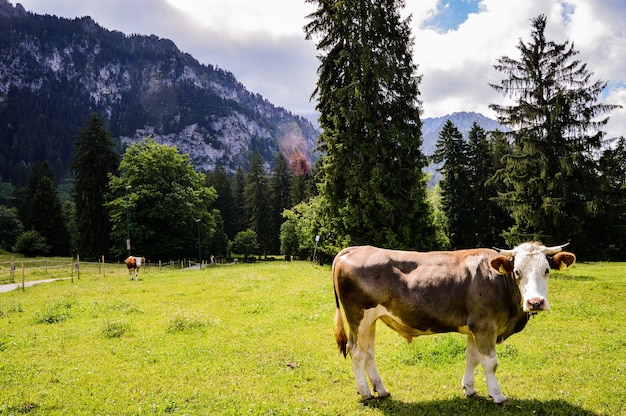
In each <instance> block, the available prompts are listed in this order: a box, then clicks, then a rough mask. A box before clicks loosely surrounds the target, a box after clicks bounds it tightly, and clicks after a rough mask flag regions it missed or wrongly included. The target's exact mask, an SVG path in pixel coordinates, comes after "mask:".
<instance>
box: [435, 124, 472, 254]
mask: <svg viewBox="0 0 626 416" xmlns="http://www.w3.org/2000/svg"><path fill="white" fill-rule="evenodd" d="M433 161H434V162H435V163H442V164H443V165H442V166H441V167H440V168H438V169H437V171H439V172H440V173H441V174H442V175H443V179H442V180H441V182H440V183H439V185H440V186H441V206H442V209H443V212H444V214H445V215H446V218H447V234H448V238H449V239H450V245H451V246H452V248H454V249H459V248H470V247H473V246H474V242H473V227H472V226H471V222H472V220H473V214H474V213H473V211H472V206H473V204H472V200H471V198H472V192H471V182H470V172H469V147H468V145H467V143H466V142H465V140H463V134H461V132H460V131H459V129H458V128H457V127H456V126H455V125H454V123H453V122H452V121H450V120H447V121H446V123H445V124H444V126H443V128H442V129H441V132H440V133H439V139H438V140H437V148H436V151H435V154H434V155H433Z"/></svg>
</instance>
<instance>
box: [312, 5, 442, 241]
mask: <svg viewBox="0 0 626 416" xmlns="http://www.w3.org/2000/svg"><path fill="white" fill-rule="evenodd" d="M308 2H309V3H314V4H317V10H316V11H315V12H313V13H312V14H311V15H310V16H309V18H310V19H311V20H310V22H309V23H308V24H307V25H306V26H305V31H306V36H307V38H308V39H312V38H315V39H319V41H318V43H317V49H318V50H319V51H320V53H321V55H320V59H321V64H320V67H319V69H318V74H319V79H318V82H317V87H316V89H315V95H317V97H318V104H317V109H318V111H319V112H320V118H319V121H320V125H321V128H322V131H323V132H322V134H321V136H320V137H319V141H318V143H319V147H320V149H321V150H322V151H323V152H324V153H325V156H324V157H322V158H321V160H322V163H321V169H322V176H321V184H320V192H321V194H322V195H324V197H325V198H326V201H327V204H326V205H325V206H326V207H327V208H328V212H327V213H326V214H325V220H327V221H328V222H326V223H325V226H326V227H327V228H329V229H331V228H332V229H333V234H334V235H336V240H335V241H333V244H335V245H337V246H341V245H342V244H344V242H345V241H348V242H349V243H350V244H365V243H368V244H374V245H378V246H384V247H396V248H409V247H410V248H420V249H428V248H433V247H434V245H435V241H434V235H435V232H434V228H433V226H432V209H431V207H430V206H429V205H428V203H427V200H426V183H425V178H424V176H423V173H422V169H423V168H424V167H425V165H426V158H425V157H424V155H423V154H422V153H421V150H420V146H421V142H422V137H421V125H422V123H421V120H420V118H419V112H420V102H419V100H418V95H419V90H418V84H419V82H420V77H418V76H416V74H415V72H416V66H415V64H413V62H412V55H413V54H412V40H411V38H410V26H409V21H408V20H406V19H405V20H403V19H402V18H401V14H400V9H401V7H402V6H403V5H404V2H402V1H399V0H384V1H377V2H336V1H330V0H321V1H315V0H308ZM335 219H336V220H335Z"/></svg>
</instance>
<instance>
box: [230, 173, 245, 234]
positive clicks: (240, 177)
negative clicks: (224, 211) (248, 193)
mask: <svg viewBox="0 0 626 416" xmlns="http://www.w3.org/2000/svg"><path fill="white" fill-rule="evenodd" d="M245 190H246V174H245V172H244V171H243V169H242V168H241V166H238V167H237V170H235V176H233V179H232V194H233V216H232V226H233V231H234V235H232V236H231V235H230V234H228V237H229V238H230V239H231V240H232V239H234V238H235V235H237V233H239V232H241V231H245V230H247V229H248V214H247V210H246V198H245V195H244V194H245Z"/></svg>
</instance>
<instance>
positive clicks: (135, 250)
mask: <svg viewBox="0 0 626 416" xmlns="http://www.w3.org/2000/svg"><path fill="white" fill-rule="evenodd" d="M109 186H110V189H111V191H110V195H109V199H108V202H107V209H108V212H109V215H110V219H111V223H112V233H111V235H112V241H113V244H114V246H113V249H112V250H113V253H114V254H115V255H117V256H124V255H125V253H126V245H125V243H124V242H125V241H126V234H127V225H126V224H127V223H126V219H127V216H126V213H127V212H128V214H129V216H128V218H129V219H130V221H129V227H128V229H130V239H131V250H132V253H131V254H135V255H143V256H144V257H146V258H147V259H154V260H158V259H166V260H167V259H172V258H184V257H195V256H196V254H197V252H198V251H197V250H198V223H197V222H196V220H198V219H199V220H200V235H201V239H202V241H201V244H202V246H204V247H207V246H208V240H209V239H210V238H211V237H212V233H213V230H214V229H215V222H214V219H213V216H212V214H211V209H212V208H211V204H212V203H213V201H214V200H215V198H216V194H215V190H214V189H213V188H209V187H207V186H206V185H205V177H204V175H203V174H201V173H199V172H196V171H195V170H194V168H193V165H192V164H191V161H190V160H189V157H188V156H187V155H183V154H181V153H179V151H178V149H176V148H175V147H170V146H167V145H160V144H157V143H156V142H155V141H154V140H152V139H144V140H142V141H140V142H137V143H135V144H133V145H131V146H129V147H128V148H127V149H126V152H125V153H124V155H123V157H122V161H121V163H120V167H119V176H111V180H110V182H109ZM127 195H128V197H127ZM127 204H128V205H127ZM127 206H128V211H126V207H127Z"/></svg>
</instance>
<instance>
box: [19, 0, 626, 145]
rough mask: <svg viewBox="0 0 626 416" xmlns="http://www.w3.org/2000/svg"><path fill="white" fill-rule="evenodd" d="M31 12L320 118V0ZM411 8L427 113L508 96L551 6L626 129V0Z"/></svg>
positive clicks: (58, 1)
mask: <svg viewBox="0 0 626 416" xmlns="http://www.w3.org/2000/svg"><path fill="white" fill-rule="evenodd" d="M9 1H10V2H11V3H12V4H13V5H15V4H16V3H18V2H19V3H21V4H22V5H23V6H24V8H25V9H26V10H28V11H31V12H33V13H37V14H50V15H56V16H59V17H68V18H74V17H82V16H91V17H92V18H93V19H94V20H95V21H96V22H97V23H98V24H100V25H101V26H102V27H104V28H106V29H109V30H118V31H121V32H123V33H126V34H141V35H156V36H158V37H161V38H167V39H171V40H172V41H173V42H174V43H175V44H176V46H177V47H178V48H179V49H180V50H181V51H183V52H186V53H189V54H191V55H192V56H193V57H194V58H196V59H197V60H198V61H200V63H203V64H211V65H214V66H217V67H219V68H221V69H224V70H227V71H229V72H232V73H233V74H234V75H235V77H236V78H237V79H238V80H239V81H240V82H241V83H242V84H243V85H244V86H246V88H247V89H248V90H249V91H251V92H253V93H258V94H261V95H262V96H263V97H265V98H266V99H268V100H269V101H270V102H272V103H273V104H275V105H277V106H280V107H284V108H286V109H287V110H289V111H291V112H293V113H296V114H299V115H303V116H306V117H310V118H314V114H315V100H314V99H313V100H311V94H312V93H313V90H314V89H315V84H316V82H317V68H318V67H319V63H320V62H319V60H318V58H317V55H318V52H317V50H316V45H315V40H309V41H307V40H305V36H304V31H303V29H302V28H303V26H304V25H305V24H306V23H307V22H308V21H309V20H308V19H307V17H306V16H307V15H308V14H309V13H311V12H313V11H314V10H315V8H316V3H313V4H311V3H307V2H305V1H304V0H262V1H261V0H106V1H103V0H54V1H51V0H21V1H16V0H9ZM402 13H403V16H406V17H408V16H410V17H411V29H412V35H413V37H414V42H415V44H414V46H413V52H414V63H415V64H417V65H418V73H419V74H420V75H422V82H421V84H420V91H421V97H420V99H421V100H422V102H423V117H440V116H444V115H446V114H450V113H453V112H456V111H476V112H480V113H482V114H484V115H486V116H488V117H492V118H495V114H494V113H493V112H492V111H491V110H489V108H488V106H489V104H491V103H494V104H506V103H507V101H506V97H504V96H502V95H501V94H499V93H497V92H495V91H494V90H493V89H492V88H491V87H490V86H489V83H492V84H499V83H500V81H501V80H502V79H503V78H504V74H502V73H499V72H497V71H496V70H495V69H494V68H493V65H494V64H495V63H496V60H497V59H498V58H499V57H502V56H508V57H510V58H513V59H518V58H519V51H518V50H517V48H516V46H517V45H518V43H519V41H520V40H522V41H525V42H528V41H529V40H530V32H531V24H530V21H531V19H532V18H534V17H536V16H538V15H540V14H545V15H546V17H547V19H548V22H547V27H546V37H547V38H548V39H549V40H552V41H555V42H557V43H563V42H565V41H567V40H569V41H571V42H573V44H574V48H575V49H576V50H577V51H578V52H579V55H578V58H579V59H581V60H582V62H584V63H586V64H587V67H588V69H589V71H590V72H593V76H592V80H593V81H595V80H602V81H606V82H608V86H607V89H606V90H605V91H604V94H603V96H602V97H601V98H600V101H601V102H603V103H608V104H620V105H622V106H623V107H624V108H622V109H620V110H616V111H614V112H612V113H611V121H610V122H609V125H608V126H607V127H606V129H605V130H606V131H607V132H608V133H609V135H613V136H626V2H624V0H447V1H446V0H405V8H404V10H403V11H402Z"/></svg>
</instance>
